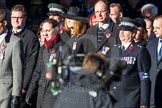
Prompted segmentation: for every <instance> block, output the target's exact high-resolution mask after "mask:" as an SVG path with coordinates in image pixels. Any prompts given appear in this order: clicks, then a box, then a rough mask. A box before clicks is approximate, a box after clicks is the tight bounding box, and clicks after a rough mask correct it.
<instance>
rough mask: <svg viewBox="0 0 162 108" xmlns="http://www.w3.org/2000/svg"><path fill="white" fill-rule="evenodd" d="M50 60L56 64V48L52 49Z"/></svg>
mask: <svg viewBox="0 0 162 108" xmlns="http://www.w3.org/2000/svg"><path fill="white" fill-rule="evenodd" d="M49 62H51V63H54V64H56V62H57V60H56V50H51V55H50V57H49Z"/></svg>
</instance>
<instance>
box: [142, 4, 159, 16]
mask: <svg viewBox="0 0 162 108" xmlns="http://www.w3.org/2000/svg"><path fill="white" fill-rule="evenodd" d="M144 10H151V13H152V14H154V15H155V16H156V15H157V14H158V8H157V6H155V5H154V4H152V3H148V4H145V5H143V6H142V8H141V13H143V11H144Z"/></svg>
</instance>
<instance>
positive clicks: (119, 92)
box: [110, 42, 151, 108]
mask: <svg viewBox="0 0 162 108" xmlns="http://www.w3.org/2000/svg"><path fill="white" fill-rule="evenodd" d="M110 57H120V58H121V59H124V60H126V61H127V64H128V67H127V69H126V70H125V72H124V73H123V75H122V78H121V80H116V81H113V82H112V84H111V85H110V91H111V93H112V95H113V96H114V97H115V98H116V100H117V101H116V103H115V108H119V107H122V108H126V107H127V108H139V105H147V106H149V97H150V96H149V94H150V79H149V74H148V73H149V69H150V66H151V60H150V55H149V53H148V51H147V49H146V48H144V47H141V46H139V45H136V44H135V43H134V42H132V43H131V44H130V45H129V47H128V48H127V49H126V50H124V51H122V49H121V46H120V45H115V46H114V47H112V48H111V50H110Z"/></svg>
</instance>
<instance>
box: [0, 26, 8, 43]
mask: <svg viewBox="0 0 162 108" xmlns="http://www.w3.org/2000/svg"><path fill="white" fill-rule="evenodd" d="M7 33H8V29H6V30H5V32H4V33H3V34H1V35H0V43H2V41H3V39H4V38H5V37H6V35H7Z"/></svg>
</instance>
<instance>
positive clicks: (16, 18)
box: [11, 16, 24, 20]
mask: <svg viewBox="0 0 162 108" xmlns="http://www.w3.org/2000/svg"><path fill="white" fill-rule="evenodd" d="M11 18H12V19H14V20H22V19H23V18H24V17H23V16H22V17H12V16H11Z"/></svg>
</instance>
